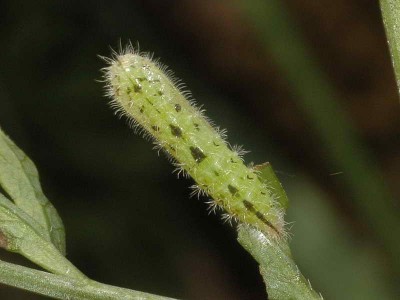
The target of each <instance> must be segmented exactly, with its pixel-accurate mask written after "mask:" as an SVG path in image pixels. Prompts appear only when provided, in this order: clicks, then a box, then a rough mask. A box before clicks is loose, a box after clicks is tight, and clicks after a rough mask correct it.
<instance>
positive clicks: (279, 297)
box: [238, 225, 322, 300]
mask: <svg viewBox="0 0 400 300" xmlns="http://www.w3.org/2000/svg"><path fill="white" fill-rule="evenodd" d="M238 241H239V243H240V244H241V245H242V246H243V248H245V249H246V250H247V252H249V253H250V254H251V255H252V256H253V257H254V259H255V260H256V261H257V262H258V263H259V264H260V273H261V275H262V276H263V278H264V282H265V284H266V286H267V292H268V299H270V300H286V299H293V300H310V299H319V300H321V299H322V297H321V296H320V295H318V294H317V293H316V292H315V291H313V290H312V288H311V285H310V282H309V281H307V280H306V279H305V278H304V276H303V275H302V274H301V273H300V270H299V268H298V267H297V266H296V264H295V263H294V261H293V259H292V257H291V254H290V250H289V246H288V244H287V242H286V241H285V240H280V241H278V240H276V239H270V238H269V237H267V236H266V235H264V234H263V233H262V232H261V231H258V230H257V229H255V228H253V227H250V226H248V225H240V226H239V227H238Z"/></svg>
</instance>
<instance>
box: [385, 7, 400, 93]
mask: <svg viewBox="0 0 400 300" xmlns="http://www.w3.org/2000/svg"><path fill="white" fill-rule="evenodd" d="M380 3H381V11H382V17H383V23H384V24H385V30H386V36H387V39H388V43H389V48H390V54H391V57H392V62H393V68H394V73H395V75H396V82H397V87H398V89H399V92H400V1H398V0H380Z"/></svg>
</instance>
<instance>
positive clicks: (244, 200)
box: [105, 49, 284, 237]
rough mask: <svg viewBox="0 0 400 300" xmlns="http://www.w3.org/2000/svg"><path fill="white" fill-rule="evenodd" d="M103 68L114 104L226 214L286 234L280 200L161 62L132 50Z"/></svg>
mask: <svg viewBox="0 0 400 300" xmlns="http://www.w3.org/2000/svg"><path fill="white" fill-rule="evenodd" d="M109 63H110V65H109V66H108V67H107V68H106V69H105V71H106V72H105V77H106V80H107V83H108V94H109V95H110V96H111V97H112V98H113V100H112V106H114V107H115V108H116V110H117V112H119V113H122V114H124V115H126V116H128V118H130V120H132V122H133V124H134V125H136V126H138V127H139V128H141V129H144V131H145V132H146V133H149V134H150V135H151V136H152V137H153V138H154V140H155V141H156V143H157V144H158V145H159V147H161V148H162V149H164V150H165V151H166V152H167V153H169V154H170V155H171V156H172V157H173V158H174V159H175V161H176V162H177V164H178V165H179V167H180V168H182V170H184V171H186V172H187V173H188V174H189V175H190V176H191V177H192V178H193V179H194V180H195V181H196V183H197V185H198V188H199V191H200V192H203V193H205V194H208V195H210V196H211V197H212V199H213V201H212V202H211V205H212V207H218V206H219V207H221V208H223V209H224V210H225V212H226V213H227V215H226V216H227V217H228V218H234V219H238V220H239V221H241V222H245V223H248V224H250V225H253V226H255V227H257V228H259V229H260V230H262V231H264V232H266V233H268V234H270V235H274V236H277V237H282V236H283V234H284V226H283V224H284V223H283V213H282V209H281V208H280V206H279V204H278V203H277V202H276V201H275V200H274V198H273V196H272V195H271V192H270V191H269V190H268V188H267V186H266V185H265V183H263V182H262V181H261V180H260V179H259V177H258V176H257V172H256V171H255V170H253V169H252V168H248V167H246V166H245V165H244V163H243V161H242V159H241V157H240V155H239V154H238V153H237V152H236V151H233V150H232V149H231V147H230V146H229V145H228V144H227V142H226V141H225V140H224V137H223V136H221V134H220V132H219V130H217V129H216V128H214V127H213V126H212V125H210V123H209V121H208V120H207V119H206V118H205V117H204V116H203V114H202V111H201V110H200V109H199V108H197V107H195V106H194V105H193V103H191V102H190V101H188V100H187V99H186V98H187V96H188V94H187V93H184V92H182V91H181V90H180V89H179V87H177V86H176V85H175V82H174V80H172V79H171V78H170V76H169V75H167V74H166V73H165V72H164V70H163V68H162V67H160V65H159V64H158V63H155V62H153V61H152V60H151V58H149V57H148V56H146V55H140V54H138V53H135V52H134V51H132V49H128V50H127V51H126V52H125V53H123V54H121V55H115V57H114V58H113V59H110V60H109Z"/></svg>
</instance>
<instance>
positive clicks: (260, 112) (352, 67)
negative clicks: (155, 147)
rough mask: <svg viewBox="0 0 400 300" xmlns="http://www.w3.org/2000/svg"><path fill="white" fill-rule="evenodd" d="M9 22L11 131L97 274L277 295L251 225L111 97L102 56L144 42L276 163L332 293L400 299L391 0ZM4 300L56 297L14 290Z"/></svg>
mask: <svg viewBox="0 0 400 300" xmlns="http://www.w3.org/2000/svg"><path fill="white" fill-rule="evenodd" d="M0 24H1V26H0V44H1V46H2V47H1V59H0V126H1V127H2V128H3V129H4V131H5V132H7V133H8V135H10V137H11V138H12V139H13V140H14V141H15V142H16V144H17V145H19V146H20V147H21V148H22V149H23V150H24V151H25V152H26V153H27V154H28V155H29V156H30V157H31V158H32V160H33V161H34V162H35V163H36V165H37V166H38V169H39V171H40V175H41V182H42V185H43V189H44V191H45V193H46V194H47V196H48V198H49V199H50V200H51V201H52V202H53V204H54V205H55V206H56V208H57V209H58V211H59V213H60V215H61V216H62V219H63V221H64V223H65V227H66V230H67V251H68V258H69V259H70V260H71V261H72V262H73V263H74V264H75V265H76V266H77V267H78V268H79V269H80V270H82V271H83V272H84V273H85V274H87V275H88V276H89V277H91V278H93V279H95V280H98V281H101V282H104V283H108V284H113V285H117V286H122V287H127V288H131V289H136V290H141V291H146V292H150V293H156V294H161V295H165V296H170V297H176V298H181V299H199V300H200V299H233V300H239V299H240V300H243V299H254V300H258V299H266V293H265V286H264V284H263V282H262V279H261V277H260V275H259V272H258V268H257V264H256V263H255V262H254V261H253V260H252V258H251V257H250V255H249V254H248V253H246V252H245V251H244V250H243V249H242V248H241V247H240V245H239V244H238V243H237V241H236V233H235V230H234V228H233V227H231V226H229V225H227V224H225V225H224V224H222V221H221V219H220V216H216V215H208V212H207V210H206V208H207V205H206V204H205V203H204V202H205V200H207V198H203V199H200V200H197V199H195V198H192V199H190V198H189V194H190V190H189V189H188V186H190V185H191V184H192V181H191V180H188V179H179V180H177V179H176V175H175V174H172V173H171V172H172V170H173V167H172V166H171V165H170V164H169V163H168V162H167V160H166V159H165V157H164V156H163V155H160V157H157V153H156V152H155V151H152V150H151V148H152V145H151V143H149V142H146V141H145V140H143V139H142V138H141V137H139V136H137V135H134V134H133V132H132V130H130V129H129V128H128V126H127V125H126V122H124V121H121V120H118V118H116V117H115V116H114V115H113V112H112V110H111V109H110V108H109V107H108V99H106V98H104V96H103V94H104V90H103V84H102V83H99V82H98V81H96V80H99V79H101V72H100V71H99V70H100V68H102V67H104V62H103V61H101V60H100V59H99V58H98V57H97V55H105V56H107V55H109V54H110V49H109V46H111V47H113V48H117V47H118V44H119V41H120V40H121V41H122V43H123V44H124V43H126V42H127V41H128V40H131V41H132V42H133V43H136V42H137V41H138V42H139V43H140V48H141V50H143V51H150V52H154V53H155V56H156V57H160V58H161V61H162V62H163V63H165V64H166V65H168V66H170V68H171V69H172V70H174V71H175V74H176V75H177V77H179V78H181V79H183V80H184V81H185V82H186V83H187V86H188V87H190V89H191V91H192V92H193V94H194V97H195V98H196V99H197V101H198V103H200V104H204V105H205V108H206V109H207V114H208V116H209V117H210V118H211V119H212V120H214V121H215V123H216V124H218V125H220V126H221V127H223V128H227V129H228V140H229V142H230V143H232V144H242V145H244V146H245V149H248V150H251V152H250V153H249V154H247V155H246V157H245V158H246V162H247V163H250V162H254V163H256V164H259V163H263V162H265V161H269V162H271V163H272V165H273V166H274V168H275V170H276V172H277V174H278V176H279V178H280V179H281V181H282V183H283V185H284V187H285V189H286V191H287V194H288V196H289V199H290V208H289V211H288V215H287V221H288V222H290V223H291V225H290V227H291V232H292V233H293V237H292V239H291V247H292V251H293V255H294V258H295V260H296V262H297V263H298V265H299V267H300V268H301V270H302V272H303V274H304V275H305V276H306V277H307V278H309V279H310V281H311V282H312V284H313V287H314V288H315V289H316V290H317V291H319V292H321V293H322V294H323V295H324V297H325V298H326V299H399V298H400V291H399V289H400V288H399V286H400V285H399V281H398V278H399V274H400V260H399V255H400V242H399V241H398V238H399V228H400V227H398V226H400V220H399V219H400V215H399V214H398V209H399V195H400V184H399V182H400V154H399V153H400V152H399V150H400V118H399V115H400V114H399V113H400V106H399V97H398V94H397V89H396V85H395V79H394V75H393V72H392V68H391V62H390V56H389V52H388V47H387V45H386V38H385V34H384V29H383V25H382V20H381V16H380V9H379V5H378V3H377V1H365V0H336V1H329V0H319V1H312V0H308V1H307V0H291V1H288V0H285V1H279V0H264V1H262V0H252V1H250V0H243V1H228V0H221V1H211V0H190V1H189V0H186V1H185V0H176V1H172V0H167V1H157V0H135V1H132V0H130V1H128V0H125V1H91V0H89V1H75V0H72V1H50V0H47V1H46V0H39V1H21V0H13V1H1V2H0ZM0 259H4V260H8V261H13V262H16V263H22V264H25V265H29V266H31V265H30V264H29V263H28V262H26V261H24V260H22V259H21V258H19V257H18V256H16V255H12V254H9V253H6V252H5V251H0ZM0 298H1V299H44V298H43V297H41V296H36V295H33V294H29V293H26V292H23V291H18V290H16V289H13V288H9V287H6V286H0Z"/></svg>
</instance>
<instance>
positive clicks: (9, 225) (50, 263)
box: [0, 194, 86, 279]
mask: <svg viewBox="0 0 400 300" xmlns="http://www.w3.org/2000/svg"><path fill="white" fill-rule="evenodd" d="M0 245H1V247H3V248H5V249H6V250H8V251H12V252H16V253H19V254H21V255H23V256H25V257H26V258H27V259H29V260H31V261H32V262H34V263H36V264H37V265H39V266H41V267H42V268H44V269H46V270H48V271H50V272H52V273H55V274H60V275H66V276H69V277H74V278H80V279H86V276H84V275H83V274H82V273H81V272H80V271H79V270H78V269H76V268H75V267H74V266H73V265H72V264H71V263H70V262H69V261H68V260H67V259H66V258H65V257H64V256H63V255H62V254H61V253H60V252H59V251H58V250H57V248H56V247H55V246H54V245H53V244H52V243H51V242H49V241H47V240H46V238H45V236H44V234H43V228H42V227H41V226H40V225H39V224H38V223H37V222H36V220H34V219H33V218H32V217H30V216H29V215H28V214H27V213H25V212H24V211H23V210H21V209H20V208H18V207H17V206H16V205H15V204H13V203H12V202H11V201H9V200H8V199H7V198H6V197H5V196H4V195H2V194H0Z"/></svg>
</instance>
